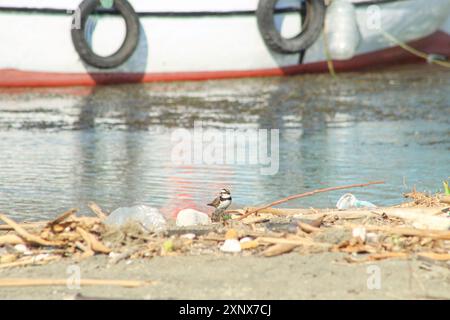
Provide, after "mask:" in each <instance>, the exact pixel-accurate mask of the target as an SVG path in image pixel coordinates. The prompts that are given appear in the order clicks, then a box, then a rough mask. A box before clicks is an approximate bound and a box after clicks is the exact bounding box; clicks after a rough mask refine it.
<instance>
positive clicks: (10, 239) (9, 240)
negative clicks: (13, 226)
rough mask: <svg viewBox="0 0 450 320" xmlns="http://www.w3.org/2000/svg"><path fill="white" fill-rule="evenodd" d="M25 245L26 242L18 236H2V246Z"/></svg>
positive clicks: (0, 241) (0, 244) (0, 238)
mask: <svg viewBox="0 0 450 320" xmlns="http://www.w3.org/2000/svg"><path fill="white" fill-rule="evenodd" d="M25 243H26V242H25V241H24V240H23V239H22V238H21V237H19V236H18V235H16V234H5V235H3V236H0V246H4V245H5V244H10V245H16V244H25Z"/></svg>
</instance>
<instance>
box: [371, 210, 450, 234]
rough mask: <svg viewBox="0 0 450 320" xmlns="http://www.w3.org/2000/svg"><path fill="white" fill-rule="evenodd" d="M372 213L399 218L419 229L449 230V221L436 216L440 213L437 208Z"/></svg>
mask: <svg viewBox="0 0 450 320" xmlns="http://www.w3.org/2000/svg"><path fill="white" fill-rule="evenodd" d="M374 211H376V212H384V213H386V214H387V215H388V216H392V217H396V218H401V219H403V220H405V221H406V222H409V223H411V224H412V225H413V226H414V227H416V228H419V229H434V230H449V229H450V219H448V218H447V217H438V216H436V214H437V213H440V212H441V210H440V209H437V208H384V209H380V210H374Z"/></svg>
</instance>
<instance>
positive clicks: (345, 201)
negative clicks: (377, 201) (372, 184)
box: [336, 193, 376, 210]
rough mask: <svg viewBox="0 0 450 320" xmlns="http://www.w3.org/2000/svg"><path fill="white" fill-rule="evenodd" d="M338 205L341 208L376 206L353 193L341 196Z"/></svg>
mask: <svg viewBox="0 0 450 320" xmlns="http://www.w3.org/2000/svg"><path fill="white" fill-rule="evenodd" d="M336 207H337V208H338V209H339V210H345V209H350V208H376V205H374V204H373V203H371V202H369V201H362V200H358V199H356V197H355V196H354V195H353V194H351V193H346V194H344V195H343V196H342V197H340V198H339V200H338V202H337V203H336Z"/></svg>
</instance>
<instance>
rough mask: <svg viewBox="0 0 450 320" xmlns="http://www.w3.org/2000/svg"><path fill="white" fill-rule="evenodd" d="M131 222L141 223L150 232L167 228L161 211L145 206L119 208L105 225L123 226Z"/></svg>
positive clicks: (107, 219)
mask: <svg viewBox="0 0 450 320" xmlns="http://www.w3.org/2000/svg"><path fill="white" fill-rule="evenodd" d="M129 221H135V222H139V223H141V224H142V225H143V226H144V228H145V229H147V230H148V231H161V230H163V229H164V228H165V226H166V219H164V217H163V216H162V215H161V213H160V212H159V210H158V209H156V208H153V207H148V206H145V205H138V206H134V207H122V208H118V209H116V210H114V211H113V212H112V213H111V214H110V215H109V216H108V218H106V220H105V223H106V224H110V225H116V226H122V225H124V224H125V223H127V222H129Z"/></svg>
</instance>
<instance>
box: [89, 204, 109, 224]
mask: <svg viewBox="0 0 450 320" xmlns="http://www.w3.org/2000/svg"><path fill="white" fill-rule="evenodd" d="M88 207H89V209H91V211H92V212H93V213H94V214H95V215H96V216H97V217H98V218H99V219H100V220H102V221H103V220H105V219H106V218H107V217H108V215H107V214H106V213H105V212H104V211H103V210H102V208H100V206H99V205H97V204H96V203H95V202H89V203H88Z"/></svg>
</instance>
